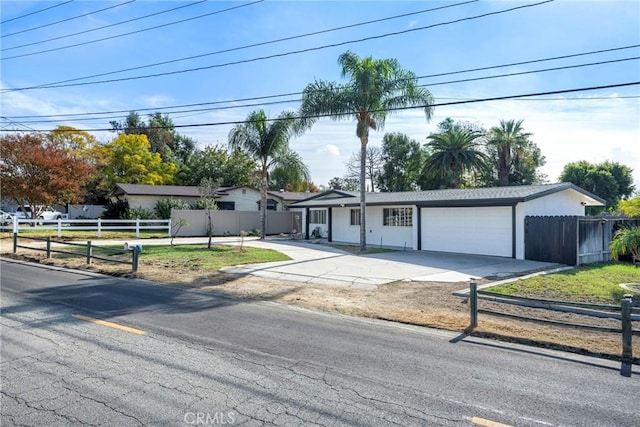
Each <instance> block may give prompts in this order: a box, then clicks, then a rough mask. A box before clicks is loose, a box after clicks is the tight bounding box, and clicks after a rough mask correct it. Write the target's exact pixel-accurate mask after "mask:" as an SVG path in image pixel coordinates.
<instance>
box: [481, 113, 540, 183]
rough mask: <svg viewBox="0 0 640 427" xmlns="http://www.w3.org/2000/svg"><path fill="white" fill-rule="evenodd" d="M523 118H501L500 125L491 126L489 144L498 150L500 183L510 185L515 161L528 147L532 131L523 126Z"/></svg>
mask: <svg viewBox="0 0 640 427" xmlns="http://www.w3.org/2000/svg"><path fill="white" fill-rule="evenodd" d="M522 122H523V121H522V120H507V121H505V120H500V126H496V127H493V128H491V131H490V137H489V144H491V145H493V146H495V147H496V149H497V150H498V185H499V186H501V187H504V186H507V185H509V175H510V174H511V171H512V168H513V164H514V162H517V161H518V159H519V156H520V155H521V154H522V152H523V150H524V149H525V148H526V146H527V144H528V142H529V137H530V136H531V134H530V133H527V132H525V131H524V129H523V128H522Z"/></svg>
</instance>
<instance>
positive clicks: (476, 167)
mask: <svg viewBox="0 0 640 427" xmlns="http://www.w3.org/2000/svg"><path fill="white" fill-rule="evenodd" d="M427 139H429V142H427V144H426V148H427V153H428V158H427V160H426V162H425V169H424V174H425V175H426V176H429V177H432V178H435V179H438V178H440V179H443V180H444V181H445V182H446V183H447V186H448V187H449V188H460V187H461V186H462V185H463V184H464V177H465V174H468V173H471V174H477V173H478V172H481V171H482V170H485V169H486V168H487V162H488V158H487V155H486V154H485V153H483V152H482V151H481V150H480V142H479V141H480V140H481V139H482V134H481V133H480V132H477V131H473V130H469V129H463V128H459V127H452V128H450V129H449V130H447V131H445V132H442V133H435V134H431V135H429V137H428V138H427Z"/></svg>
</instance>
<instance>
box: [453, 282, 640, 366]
mask: <svg viewBox="0 0 640 427" xmlns="http://www.w3.org/2000/svg"><path fill="white" fill-rule="evenodd" d="M458 296H460V295H458ZM479 299H480V300H486V301H492V302H496V303H501V304H510V305H517V306H521V307H529V308H541V309H546V310H550V311H557V312H563V313H575V314H580V315H583V316H591V317H597V318H601V319H619V320H620V323H621V327H620V328H613V327H606V326H597V325H584V324H579V323H569V322H560V321H557V320H550V319H539V318H535V317H528V316H520V315H516V314H509V313H502V312H499V311H495V310H487V309H481V308H478V300H479ZM469 312H470V313H469V314H470V326H471V327H472V328H474V327H476V326H478V313H485V314H493V315H496V316H503V317H508V318H511V319H517V320H525V321H531V322H538V323H545V324H550V325H555V326H564V327H572V328H579V329H588V330H592V331H600V332H612V333H621V334H622V361H623V362H625V363H631V361H632V359H633V352H632V347H631V336H632V335H640V330H637V329H633V323H632V321H634V320H635V321H638V320H640V307H633V301H632V298H631V295H625V297H624V298H622V300H621V301H620V305H619V306H618V305H607V304H587V303H576V302H568V301H554V300H546V299H539V298H525V297H516V296H511V295H504V294H499V293H496V292H490V291H483V290H478V285H477V283H476V282H473V281H472V282H471V285H470V289H469ZM618 312H619V313H618ZM635 313H637V314H639V315H636V314H635Z"/></svg>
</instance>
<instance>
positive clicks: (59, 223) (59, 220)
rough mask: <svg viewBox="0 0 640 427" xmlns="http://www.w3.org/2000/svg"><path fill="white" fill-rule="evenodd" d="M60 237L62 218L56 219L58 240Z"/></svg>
mask: <svg viewBox="0 0 640 427" xmlns="http://www.w3.org/2000/svg"><path fill="white" fill-rule="evenodd" d="M61 237H62V218H58V239H60V238H61Z"/></svg>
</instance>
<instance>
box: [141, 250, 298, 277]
mask: <svg viewBox="0 0 640 427" xmlns="http://www.w3.org/2000/svg"><path fill="white" fill-rule="evenodd" d="M290 259H291V258H289V257H288V256H286V255H284V254H282V253H280V252H277V251H274V250H271V249H259V248H251V247H246V246H245V247H244V249H243V250H242V251H240V249H239V247H237V246H225V245H214V246H212V247H211V249H207V246H206V245H179V246H178V245H176V246H174V247H171V246H144V245H143V252H142V253H141V254H140V263H141V265H142V264H144V263H148V262H150V263H154V264H156V263H159V264H162V263H167V264H174V265H175V264H179V265H188V266H189V268H199V269H203V270H213V271H216V270H219V269H220V268H222V267H227V266H231V265H238V264H253V263H261V262H272V261H287V260H290Z"/></svg>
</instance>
